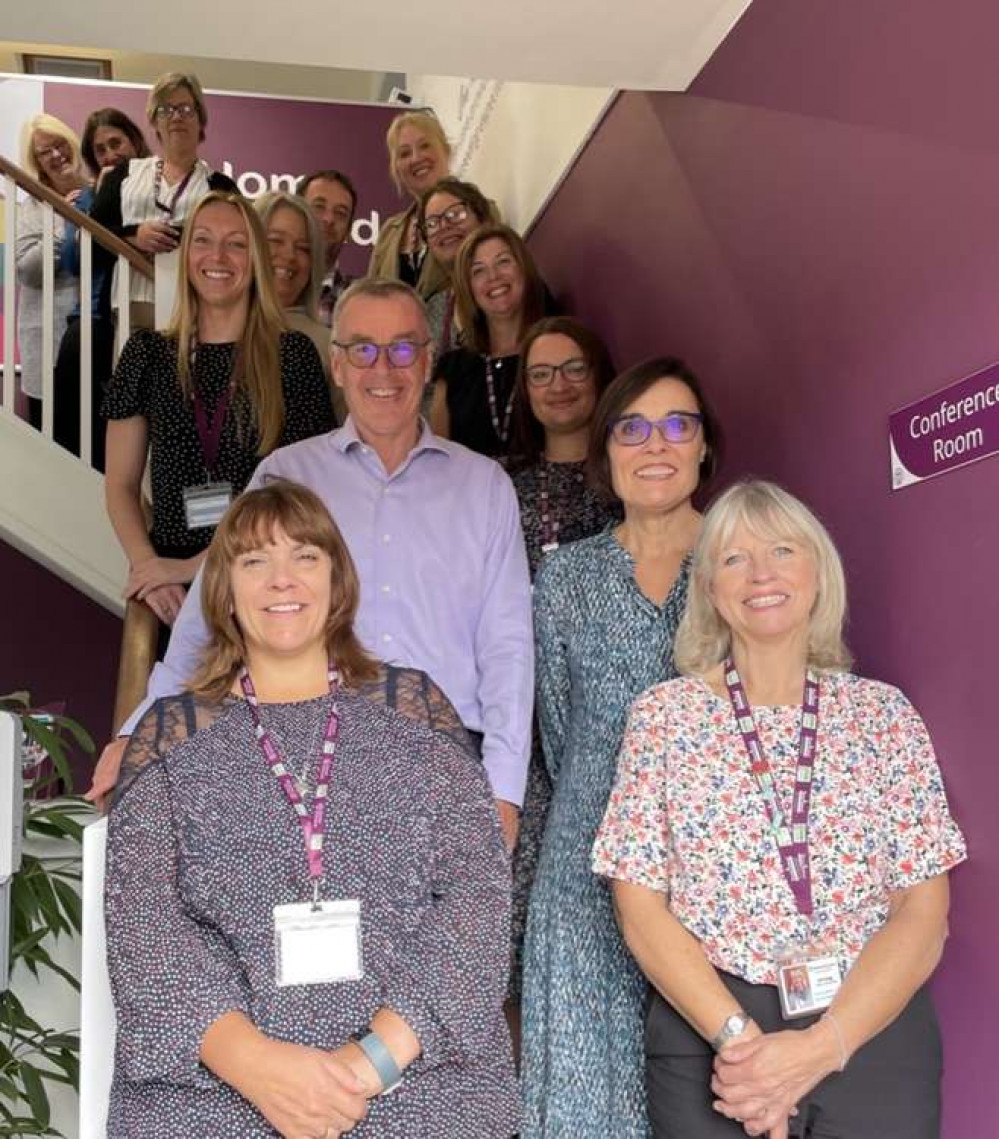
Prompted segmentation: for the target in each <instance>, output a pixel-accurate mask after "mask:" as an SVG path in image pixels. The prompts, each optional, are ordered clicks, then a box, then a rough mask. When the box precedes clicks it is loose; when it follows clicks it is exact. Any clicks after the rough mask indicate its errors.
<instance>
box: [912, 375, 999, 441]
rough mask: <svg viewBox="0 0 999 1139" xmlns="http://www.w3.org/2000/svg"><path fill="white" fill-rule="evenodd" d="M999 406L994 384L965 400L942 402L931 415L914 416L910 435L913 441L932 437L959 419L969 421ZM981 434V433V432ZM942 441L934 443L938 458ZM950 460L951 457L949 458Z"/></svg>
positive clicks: (998, 394) (997, 392)
mask: <svg viewBox="0 0 999 1139" xmlns="http://www.w3.org/2000/svg"><path fill="white" fill-rule="evenodd" d="M997 405H999V384H992V385H990V386H989V387H987V388H983V389H982V391H978V392H975V394H974V395H969V396H965V397H964V399H961V400H958V401H957V402H956V403H952V402H950V401H948V400H941V402H940V406H939V407H938V408H937V409H936V410H935V411H931V412H930V413H929V415H914V416H913V417H912V418H911V419H910V420H909V434H910V435H911V436H912V438H913V439H919V438H920V437H921V436H923V435H932V434H933V432H934V431H942V430H943V429H944V427H946V426H948V425H949V424H951V423H956V422H957V421H958V420H959V419H967V418H969V417H970V416H972V415H977V414H978V413H979V412H981V411H984V410H985V409H986V408H987V407H996V406H997ZM974 434H975V432H974V431H969V432H968V435H969V436H972V435H974ZM979 434H980V432H979ZM940 442H941V441H940V440H937V439H935V440H934V441H933V452H934V457H936V451H937V445H938V444H939V443H940ZM954 454H958V455H960V454H962V452H961V451H955V452H954ZM947 457H948V458H950V457H951V456H947Z"/></svg>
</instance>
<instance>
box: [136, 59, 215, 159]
mask: <svg viewBox="0 0 999 1139" xmlns="http://www.w3.org/2000/svg"><path fill="white" fill-rule="evenodd" d="M181 88H183V89H184V90H185V91H187V92H188V94H189V95H190V96H191V98H192V99H193V100H194V109H195V111H196V112H197V115H198V122H199V123H201V130H200V131H199V132H198V141H199V142H204V141H205V127H206V126H208V108H207V107H206V106H205V93H204V91H202V90H201V84H200V82H199V81H198V77H197V76H196V75H191V74H190V73H189V72H184V71H168V72H167V73H166V75H161V76H160V77H159V79H157V80H156V82H155V83H154V84H153V87H152V90H151V91H150V92H149V98H148V99H147V100H146V118H147V119H148V120H149V122H150V124H151V125H152V128H153V132H154V133H155V135H156V137H157V138H159V137H160V131H159V127H158V126H157V125H156V108H157V107H159V106H160V105H161V104H162V103H165V102H166V100H167V99H168V98H169V97H170V96H171V95H172V94H173V93H174V92H175V91H179V90H181ZM160 141H161V142H162V139H161V140H160Z"/></svg>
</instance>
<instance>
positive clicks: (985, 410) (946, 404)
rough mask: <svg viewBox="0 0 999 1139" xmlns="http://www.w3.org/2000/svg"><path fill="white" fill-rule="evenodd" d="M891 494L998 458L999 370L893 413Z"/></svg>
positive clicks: (978, 375) (998, 367)
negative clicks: (936, 476)
mask: <svg viewBox="0 0 999 1139" xmlns="http://www.w3.org/2000/svg"><path fill="white" fill-rule="evenodd" d="M888 434H889V443H890V446H891V485H892V489H893V490H901V488H902V487H905V486H912V484H913V483H917V482H922V481H923V480H924V479H931V478H933V477H934V476H935V475H943V474H946V473H947V472H948V471H953V470H956V469H957V468H958V467H965V466H967V465H968V464H969V463H977V462H978V460H979V459H987V458H988V457H989V456H990V455H995V454H996V453H997V452H999V364H992V365H991V366H990V367H988V368H984V369H983V370H982V371H981V372H975V374H974V375H971V376H966V377H965V378H964V379H963V380H957V381H956V382H955V383H953V384H948V385H947V387H945V388H941V389H940V390H939V391H937V392H934V393H933V394H932V395H928V396H925V397H924V398H923V399H920V400H917V401H916V402H915V403H910V404H908V406H906V407H902V408H899V410H898V411H894V412H892V414H891V416H890V418H889V420H888Z"/></svg>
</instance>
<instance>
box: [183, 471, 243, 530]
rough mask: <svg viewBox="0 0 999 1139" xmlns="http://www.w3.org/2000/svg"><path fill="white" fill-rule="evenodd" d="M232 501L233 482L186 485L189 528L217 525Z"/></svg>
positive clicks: (186, 513) (185, 501)
mask: <svg viewBox="0 0 999 1139" xmlns="http://www.w3.org/2000/svg"><path fill="white" fill-rule="evenodd" d="M231 502H232V484H231V483H227V482H212V483H206V484H205V485H204V486H187V487H184V517H185V519H186V520H187V528H188V530H200V529H201V528H202V527H204V526H211V527H212V528H214V527H216V526H217V525H218V524H219V523H220V522H221V521H222V515H223V514H225V512H226V511H227V510H228V509H229V504H230V503H231Z"/></svg>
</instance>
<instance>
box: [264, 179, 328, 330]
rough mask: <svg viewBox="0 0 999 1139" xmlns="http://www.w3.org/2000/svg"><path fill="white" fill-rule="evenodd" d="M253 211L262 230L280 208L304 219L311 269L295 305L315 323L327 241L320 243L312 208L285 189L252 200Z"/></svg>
mask: <svg viewBox="0 0 999 1139" xmlns="http://www.w3.org/2000/svg"><path fill="white" fill-rule="evenodd" d="M253 208H254V209H255V210H256V211H257V214H258V216H259V218H260V220H261V222H263V226H264V230H266V229H267V226H268V225H269V224H270V220H271V218H272V217H273V216H274V214H275V213H276V212H277V211H278V210H281V209H289V210H294V211H295V213H296V214H298V215H299V216H300V217H303V218H304V219H305V232H306V234H307V235H308V239H309V257H310V259H311V266H310V269H309V281H308V284H307V285H306V286H305V289H304V290H303V292H302V295H301V296H300V297H299V298H298V300H297V301H296V302H295V303H296V304H300V305H301V306H302V307H303V308H304V309H305V311H306V312H307V313H308V314H309V316H311V317H312V319H313V320H318V319H319V294H320V293H321V292H322V287H323V276H324V273H325V268H326V242H325V241H324V240H323V231H322V229H321V228H320V226H319V221H318V219H317V218H316V215H315V214H314V213H313V212H312V208H311V206H310V205H309V203H308V202H307V201H306V200H305V199H304V198H300V197H299V196H298V195H297V194H288V193H286V192H285V191H284V190H269V191H268V192H267V193H266V194H261V195H260V197H259V198H256V199H255V200H254V202H253Z"/></svg>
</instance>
